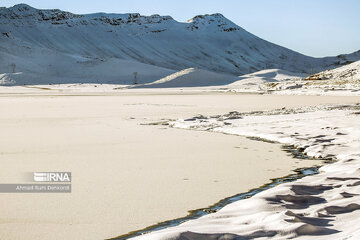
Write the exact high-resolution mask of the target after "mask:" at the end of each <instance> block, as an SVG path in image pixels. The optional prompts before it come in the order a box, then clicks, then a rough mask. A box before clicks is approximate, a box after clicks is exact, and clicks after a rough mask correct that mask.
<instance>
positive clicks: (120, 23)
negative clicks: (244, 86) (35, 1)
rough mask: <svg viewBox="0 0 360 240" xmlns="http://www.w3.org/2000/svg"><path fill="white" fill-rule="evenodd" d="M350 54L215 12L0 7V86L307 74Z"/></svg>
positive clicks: (359, 56)
mask: <svg viewBox="0 0 360 240" xmlns="http://www.w3.org/2000/svg"><path fill="white" fill-rule="evenodd" d="M358 59H360V52H356V53H353V54H351V55H341V56H338V57H328V58H312V57H308V56H305V55H302V54H300V53H297V52H294V51H292V50H289V49H287V48H284V47H281V46H278V45H275V44H272V43H270V42H267V41H265V40H263V39H260V38H258V37H256V36H255V35H253V34H251V33H249V32H247V31H246V30H244V29H242V28H241V27H239V26H237V25H236V24H234V23H233V22H231V21H230V20H228V19H226V18H225V17H224V16H222V15H221V14H212V15H201V16H196V17H194V18H192V19H190V20H189V21H188V22H186V23H181V22H177V21H175V20H174V19H172V18H171V17H170V16H159V15H152V16H142V15H140V14H105V13H95V14H86V15H78V14H73V13H69V12H64V11H61V10H39V9H35V8H32V7H30V6H28V5H25V4H20V5H15V6H14V7H10V8H0V74H2V77H1V76H0V84H30V83H32V84H39V83H69V82H101V83H118V84H129V83H132V82H133V78H134V77H133V73H134V72H138V74H139V81H140V82H141V83H149V82H153V81H156V80H159V79H161V78H164V77H166V76H168V75H170V74H173V73H175V72H177V71H179V70H183V69H187V68H192V67H195V68H199V69H204V70H207V71H213V72H218V73H225V74H231V75H243V74H246V73H250V72H255V71H259V70H263V69H269V68H278V69H283V70H288V71H292V72H302V73H307V74H311V73H314V72H318V71H321V70H324V69H328V68H334V67H336V66H339V65H341V64H345V63H349V62H352V61H354V60H358ZM130 65H131V66H132V67H130V68H129V66H130ZM1 79H2V80H1Z"/></svg>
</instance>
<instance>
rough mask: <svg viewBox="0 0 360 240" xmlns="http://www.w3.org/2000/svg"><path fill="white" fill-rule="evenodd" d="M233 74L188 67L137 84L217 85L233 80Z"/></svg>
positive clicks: (145, 85) (165, 86)
mask: <svg viewBox="0 0 360 240" xmlns="http://www.w3.org/2000/svg"><path fill="white" fill-rule="evenodd" d="M235 79H236V77H235V76H232V75H227V74H220V73H215V72H210V71H207V70H203V69H197V68H188V69H184V70H181V71H179V72H176V73H174V74H171V75H169V76H166V77H164V78H162V79H160V80H157V81H154V82H152V83H148V84H143V85H138V86H136V87H140V88H174V87H202V86H218V85H224V84H227V83H229V82H233V81H234V80H235Z"/></svg>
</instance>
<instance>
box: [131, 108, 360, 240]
mask: <svg viewBox="0 0 360 240" xmlns="http://www.w3.org/2000/svg"><path fill="white" fill-rule="evenodd" d="M170 125H171V126H173V127H176V128H183V129H191V130H203V131H213V132H219V133H226V134H235V135H243V136H252V137H259V138H262V139H266V140H272V141H277V142H280V143H283V144H290V145H294V146H296V147H297V148H298V149H299V150H302V151H304V153H306V154H307V155H308V156H310V157H317V158H323V159H337V160H338V161H337V162H335V163H332V164H329V165H325V166H323V167H321V168H320V174H318V175H314V176H308V177H305V178H302V179H300V180H298V181H295V182H291V183H285V184H281V185H278V186H276V187H274V188H272V189H269V190H266V191H264V192H261V193H259V194H257V195H255V196H254V197H252V198H250V199H245V200H240V201H237V202H235V203H232V204H229V205H227V206H226V207H224V208H222V209H221V210H220V211H218V212H216V213H213V214H209V215H206V216H203V217H201V218H199V219H196V220H191V221H188V222H185V223H183V224H181V225H179V226H176V227H172V228H167V229H164V230H161V231H157V232H153V233H150V234H146V235H143V236H140V237H137V238H136V239H139V240H140V239H146V240H165V239H172V240H180V239H181V240H183V239H192V240H202V239H254V238H261V239H264V238H271V239H289V238H295V237H297V238H298V239H329V238H330V239H359V238H360V230H359V228H358V219H359V217H360V211H358V210H360V194H359V193H360V177H359V174H360V104H356V105H336V106H319V107H303V108H298V109H279V110H274V111H267V112H252V113H238V112H231V113H229V114H226V115H222V116H220V115H219V116H213V117H204V116H197V117H194V118H190V119H179V120H177V121H173V122H170Z"/></svg>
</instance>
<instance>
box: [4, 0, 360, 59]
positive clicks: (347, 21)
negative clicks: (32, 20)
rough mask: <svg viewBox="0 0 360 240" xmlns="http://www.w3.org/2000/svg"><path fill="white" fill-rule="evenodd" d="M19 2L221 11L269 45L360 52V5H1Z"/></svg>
mask: <svg viewBox="0 0 360 240" xmlns="http://www.w3.org/2000/svg"><path fill="white" fill-rule="evenodd" d="M18 3H26V4H29V5H31V6H33V7H36V8H46V9H48V8H58V9H62V10H66V11H70V12H74V13H93V12H112V13H129V12H138V13H141V14H143V15H151V14H155V13H157V14H160V15H170V16H172V17H173V18H175V19H176V20H177V21H186V20H187V19H189V18H191V17H193V16H195V15H198V14H206V13H217V12H219V13H222V14H223V15H224V16H225V17H227V18H229V19H230V20H232V21H233V22H235V23H236V24H238V25H239V26H241V27H243V28H245V29H246V30H247V31H249V32H251V33H253V34H255V35H257V36H259V37H261V38H264V39H265V40H268V41H270V42H273V43H276V44H279V45H282V46H284V47H287V48H290V49H292V50H295V51H298V52H301V53H303V54H306V55H310V56H317V57H321V56H332V55H338V54H341V53H351V52H354V51H357V50H360V27H359V23H360V1H359V0H221V1H219V0H197V1H194V0H192V1H191V0H181V1H170V0H132V1H131V0H127V1H121V0H102V1H89V0H87V1H86V0H61V1H55V0H21V1H17V0H1V1H0V6H5V7H9V6H12V5H15V4H18Z"/></svg>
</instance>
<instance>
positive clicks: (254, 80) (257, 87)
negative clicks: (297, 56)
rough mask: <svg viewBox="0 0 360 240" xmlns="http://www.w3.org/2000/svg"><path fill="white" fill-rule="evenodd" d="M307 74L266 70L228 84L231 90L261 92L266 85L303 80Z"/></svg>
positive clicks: (244, 76)
mask: <svg viewBox="0 0 360 240" xmlns="http://www.w3.org/2000/svg"><path fill="white" fill-rule="evenodd" d="M305 76H306V74H303V73H293V72H289V71H285V70H281V69H266V70H262V71H258V72H255V73H250V74H246V75H242V76H239V77H238V79H237V80H236V81H235V82H233V83H231V84H228V85H227V86H226V87H227V88H229V89H241V90H245V91H261V90H263V87H262V85H263V84H265V83H276V82H284V81H291V80H293V81H294V80H301V79H302V78H304V77H305Z"/></svg>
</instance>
